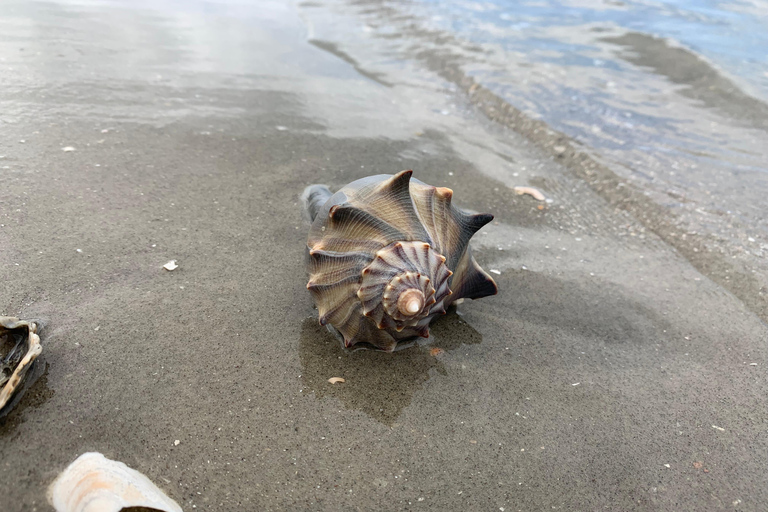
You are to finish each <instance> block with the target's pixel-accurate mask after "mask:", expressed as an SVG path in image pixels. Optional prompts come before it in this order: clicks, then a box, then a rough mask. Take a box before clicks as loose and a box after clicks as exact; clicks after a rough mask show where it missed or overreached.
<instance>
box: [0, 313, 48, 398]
mask: <svg viewBox="0 0 768 512" xmlns="http://www.w3.org/2000/svg"><path fill="white" fill-rule="evenodd" d="M3 341H6V342H8V345H9V347H8V348H10V351H8V353H5V350H3V353H2V354H0V356H1V357H0V409H2V408H3V407H5V405H6V404H7V403H8V402H9V401H10V399H11V397H12V396H13V394H14V393H15V392H16V391H17V390H18V389H19V387H20V384H21V383H22V382H23V381H24V377H25V376H26V375H27V372H28V371H29V369H30V368H31V367H32V363H34V362H35V359H36V358H37V356H39V355H40V353H41V352H42V351H43V346H42V345H41V344H40V336H38V335H37V324H36V323H35V322H28V321H26V320H19V319H18V318H15V317H10V316H0V344H2V343H3ZM3 348H4V347H3Z"/></svg>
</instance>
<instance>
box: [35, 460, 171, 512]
mask: <svg viewBox="0 0 768 512" xmlns="http://www.w3.org/2000/svg"><path fill="white" fill-rule="evenodd" d="M48 500H49V501H50V503H51V505H53V508H55V509H56V512H120V511H121V510H124V509H131V510H132V509H134V508H136V509H145V510H157V511H160V512H182V511H181V507H180V506H179V505H178V503H176V502H175V501H173V500H172V499H171V498H169V497H168V496H166V495H165V494H164V493H163V491H161V490H160V489H159V488H158V487H157V486H156V485H155V484H153V483H152V482H151V481H150V480H149V478H147V477H146V476H144V475H142V474H141V473H139V472H138V471H136V470H135V469H131V468H129V467H128V466H126V465H125V464H123V463H122V462H118V461H114V460H109V459H108V458H106V457H104V456H103V455H102V454H100V453H97V452H88V453H84V454H82V455H81V456H80V457H78V458H77V459H75V461H74V462H73V463H72V464H70V465H69V466H67V468H66V469H65V470H64V471H62V472H61V474H60V475H59V476H58V477H57V478H56V480H54V481H53V483H52V484H51V486H50V488H49V489H48Z"/></svg>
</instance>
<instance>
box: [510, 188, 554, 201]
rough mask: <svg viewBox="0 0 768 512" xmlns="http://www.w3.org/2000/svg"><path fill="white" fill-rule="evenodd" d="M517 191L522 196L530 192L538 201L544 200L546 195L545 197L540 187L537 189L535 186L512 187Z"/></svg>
mask: <svg viewBox="0 0 768 512" xmlns="http://www.w3.org/2000/svg"><path fill="white" fill-rule="evenodd" d="M512 190H514V191H515V194H517V195H519V196H521V195H523V194H528V195H529V196H531V197H533V198H534V199H536V200H537V201H544V200H545V199H546V197H544V194H542V193H541V192H540V191H539V190H538V189H535V188H533V187H515V188H514V189H512Z"/></svg>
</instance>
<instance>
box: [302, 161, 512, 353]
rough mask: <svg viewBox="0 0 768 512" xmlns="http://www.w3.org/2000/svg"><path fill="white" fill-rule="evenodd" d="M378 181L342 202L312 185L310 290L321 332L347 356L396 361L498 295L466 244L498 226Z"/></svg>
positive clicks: (434, 192) (438, 197)
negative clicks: (437, 325) (350, 351)
mask: <svg viewBox="0 0 768 512" xmlns="http://www.w3.org/2000/svg"><path fill="white" fill-rule="evenodd" d="M412 173H413V171H402V172H400V173H398V174H395V175H394V176H393V175H387V174H380V175H377V176H370V177H367V178H363V179H360V180H357V181H354V182H352V183H350V184H349V185H347V186H345V187H344V188H342V189H341V190H339V191H338V192H336V193H335V194H332V193H331V191H330V190H329V189H328V187H326V186H324V185H311V186H309V187H307V188H306V189H305V190H304V193H303V194H302V199H303V201H304V205H305V212H306V216H307V217H308V218H309V220H310V221H311V223H312V226H311V228H310V230H309V238H308V240H307V249H308V254H309V256H308V264H307V266H308V270H309V283H308V284H307V289H309V291H310V293H311V294H312V296H313V298H314V300H315V303H316V304H317V309H318V312H319V317H320V323H321V324H322V325H326V326H329V327H332V330H334V331H335V332H337V333H338V334H339V335H340V336H341V337H342V338H343V340H344V346H345V347H347V348H350V347H353V346H355V345H359V346H364V347H372V348H376V349H379V350H384V351H387V352H391V351H393V350H395V348H396V347H397V346H398V343H401V342H405V341H411V340H413V339H415V338H417V337H419V336H422V337H428V336H429V323H430V322H431V321H432V319H433V318H435V317H436V316H437V315H442V314H445V310H446V308H447V307H448V306H449V305H450V304H451V303H452V302H454V301H456V300H457V299H461V298H465V297H466V298H470V299H477V298H480V297H485V296H488V295H494V294H496V293H497V291H498V290H497V288H496V283H495V282H494V281H493V279H492V278H491V276H489V275H488V274H487V273H486V272H485V271H484V270H483V269H482V268H480V266H479V265H478V264H477V262H476V261H475V259H474V258H473V257H472V251H471V249H470V246H469V240H470V238H472V235H474V234H475V233H476V232H477V230H479V229H480V228H481V227H483V226H484V225H486V224H487V223H488V222H490V221H491V220H493V215H490V214H487V213H479V214H472V213H469V212H466V211H464V210H462V209H460V208H457V207H456V206H454V205H453V204H452V203H451V198H452V197H453V191H452V190H451V189H449V188H444V187H433V186H431V185H427V184H425V183H422V182H421V181H419V180H417V179H411V174H412Z"/></svg>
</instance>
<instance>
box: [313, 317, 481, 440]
mask: <svg viewBox="0 0 768 512" xmlns="http://www.w3.org/2000/svg"><path fill="white" fill-rule="evenodd" d="M430 331H431V336H430V338H429V340H430V342H427V343H429V345H428V346H425V345H423V344H419V345H416V346H414V347H411V348H407V349H404V350H398V351H397V352H394V353H392V354H386V353H382V352H376V351H373V350H358V351H355V352H350V351H346V350H344V349H343V348H342V347H341V346H340V344H339V341H338V340H337V339H336V338H335V337H334V336H333V335H332V334H331V333H330V332H328V331H327V330H326V329H325V328H324V327H322V326H321V325H319V324H318V322H317V319H316V318H314V317H312V318H307V319H306V320H304V322H302V325H301V339H300V343H299V358H300V359H301V366H302V371H301V379H302V382H303V383H304V386H305V391H306V392H313V393H315V396H317V397H318V398H324V397H333V398H337V399H338V400H340V401H341V402H342V403H343V404H344V406H345V407H347V408H348V409H357V410H360V411H363V412H364V413H366V414H367V415H369V416H370V417H372V418H374V419H375V420H377V421H380V422H381V423H384V424H386V425H392V423H394V422H395V420H396V419H397V417H398V416H400V413H401V411H402V410H403V409H404V408H405V407H407V406H408V404H410V403H411V399H412V398H413V395H414V394H415V393H416V392H417V391H418V390H419V389H421V387H422V386H423V385H424V383H425V382H427V381H428V380H429V379H430V377H431V375H432V372H433V371H436V372H438V373H441V374H446V369H445V367H444V366H443V364H442V363H441V362H440V356H439V353H437V354H435V355H432V353H434V352H439V351H435V350H433V349H441V350H442V351H446V352H450V351H453V350H456V349H458V348H460V347H461V346H462V345H469V344H476V343H480V342H482V336H481V335H480V333H479V332H477V331H476V330H475V329H473V328H472V326H470V325H469V324H468V323H467V322H465V321H464V320H462V319H461V317H460V316H459V315H457V314H456V313H455V308H453V307H452V308H450V309H449V312H448V314H447V315H445V316H444V317H442V318H440V319H438V320H436V321H435V322H434V323H433V324H432V327H431V329H430ZM331 377H343V378H344V379H345V381H346V382H345V383H344V384H331V383H329V382H328V379H329V378H331Z"/></svg>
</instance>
